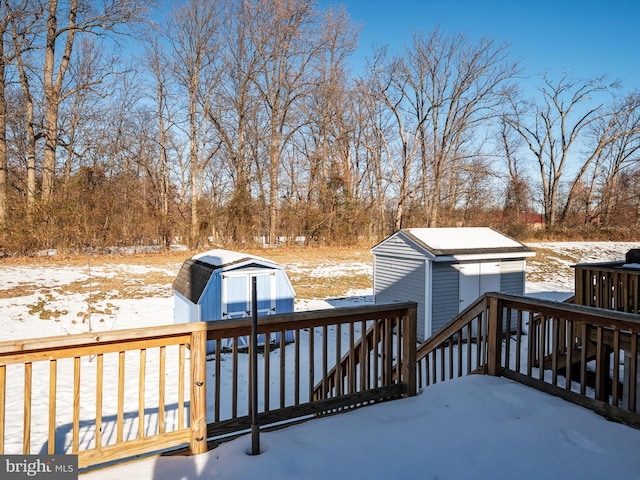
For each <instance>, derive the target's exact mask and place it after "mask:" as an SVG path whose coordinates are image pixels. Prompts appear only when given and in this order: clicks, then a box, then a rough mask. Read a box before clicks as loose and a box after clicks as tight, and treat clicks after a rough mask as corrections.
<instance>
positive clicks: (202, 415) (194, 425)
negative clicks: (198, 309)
mask: <svg viewBox="0 0 640 480" xmlns="http://www.w3.org/2000/svg"><path fill="white" fill-rule="evenodd" d="M190 353H191V401H190V419H191V423H190V425H191V444H190V448H191V454H192V455H197V454H199V453H204V452H206V451H207V383H206V380H207V332H206V331H197V332H192V333H191V351H190Z"/></svg>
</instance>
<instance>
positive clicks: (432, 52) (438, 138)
mask: <svg viewBox="0 0 640 480" xmlns="http://www.w3.org/2000/svg"><path fill="white" fill-rule="evenodd" d="M508 54H509V51H508V48H507V46H506V45H497V44H496V42H495V41H494V40H492V39H490V38H487V37H483V38H481V39H480V40H479V41H478V42H477V43H475V44H474V43H472V42H471V41H470V40H469V39H468V38H467V37H466V36H464V35H456V36H453V37H446V36H444V35H443V33H442V32H441V31H440V30H435V31H434V32H433V33H432V34H431V35H430V36H429V37H427V38H424V37H422V36H421V35H418V36H416V37H415V38H414V43H413V50H412V57H411V59H412V61H413V63H415V64H416V65H419V66H420V70H417V67H416V70H417V71H419V72H420V73H421V75H420V76H419V77H417V76H414V80H413V82H414V84H415V85H416V86H417V87H420V88H419V91H421V94H422V95H421V97H419V101H420V104H421V109H422V110H424V109H425V108H428V111H427V112H426V115H428V120H427V121H426V122H424V130H425V132H424V135H423V138H422V140H423V142H424V143H423V144H422V147H423V148H424V149H425V152H424V154H423V155H422V160H423V178H424V177H426V178H428V179H429V181H428V183H427V184H426V187H427V189H428V190H427V191H425V192H424V193H423V196H424V198H425V200H426V201H427V205H426V207H427V219H428V225H429V226H431V227H435V226H438V224H439V222H440V220H439V210H440V208H441V206H442V204H443V203H444V202H447V195H446V193H447V185H452V184H453V183H455V182H453V180H455V178H452V177H451V174H452V173H454V172H455V171H456V169H455V168H454V167H453V166H454V165H455V164H456V163H458V162H466V161H475V160H474V158H477V157H478V156H481V155H482V153H481V149H482V144H481V140H482V138H483V134H482V132H481V128H487V127H488V126H489V121H491V120H492V119H493V118H495V117H496V115H497V114H498V111H499V109H500V105H501V104H502V103H503V102H504V101H505V95H506V93H507V92H509V91H510V90H511V88H512V83H511V81H512V80H513V79H514V78H515V76H516V75H517V74H518V72H519V67H518V65H517V64H516V63H514V62H512V61H510V60H509V57H508ZM423 97H424V98H423ZM425 162H426V163H425ZM449 201H451V200H449Z"/></svg>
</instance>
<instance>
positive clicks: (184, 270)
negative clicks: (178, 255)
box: [173, 258, 215, 303]
mask: <svg viewBox="0 0 640 480" xmlns="http://www.w3.org/2000/svg"><path fill="white" fill-rule="evenodd" d="M214 270H215V267H213V266H212V265H209V264H208V263H205V262H201V261H200V260H194V259H192V258H190V259H188V260H185V261H184V263H183V264H182V266H181V267H180V271H179V272H178V275H177V276H176V279H175V280H174V281H173V289H174V290H175V291H176V292H178V293H180V294H181V295H182V296H183V297H185V298H186V299H188V300H189V301H191V302H193V303H198V300H199V299H200V296H201V295H202V292H203V291H204V289H205V287H206V286H207V283H208V282H209V279H210V278H211V274H212V273H213V271H214Z"/></svg>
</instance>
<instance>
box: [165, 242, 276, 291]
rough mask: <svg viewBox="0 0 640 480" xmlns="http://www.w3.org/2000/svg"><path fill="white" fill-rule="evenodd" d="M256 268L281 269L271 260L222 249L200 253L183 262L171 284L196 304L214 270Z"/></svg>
mask: <svg viewBox="0 0 640 480" xmlns="http://www.w3.org/2000/svg"><path fill="white" fill-rule="evenodd" d="M256 266H257V267H266V268H278V269H280V268H282V267H281V266H280V265H278V264H277V263H274V262H272V261H271V260H267V259H266V258H262V257H258V256H255V255H249V254H247V253H241V252H233V251H231V250H222V249H215V250H209V251H207V252H202V253H199V254H197V255H194V256H193V257H191V258H190V259H187V260H185V261H184V263H183V264H182V266H181V267H180V271H179V272H178V275H177V276H176V279H175V280H174V282H173V290H174V291H176V292H178V293H180V294H181V295H182V296H184V297H185V298H186V299H188V300H189V301H191V302H193V303H198V301H199V300H200V297H201V296H202V292H204V289H205V288H206V286H207V283H209V279H210V278H211V275H212V274H213V272H215V271H216V270H221V269H222V270H226V269H230V270H232V269H234V268H240V267H256Z"/></svg>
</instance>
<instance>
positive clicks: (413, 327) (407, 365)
mask: <svg viewBox="0 0 640 480" xmlns="http://www.w3.org/2000/svg"><path fill="white" fill-rule="evenodd" d="M402 333H403V337H404V338H403V339H402V395H403V396H405V397H413V396H414V395H416V394H417V388H416V350H417V344H418V308H417V306H413V307H410V308H408V309H407V313H406V314H405V317H404V326H403V328H402Z"/></svg>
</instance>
